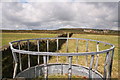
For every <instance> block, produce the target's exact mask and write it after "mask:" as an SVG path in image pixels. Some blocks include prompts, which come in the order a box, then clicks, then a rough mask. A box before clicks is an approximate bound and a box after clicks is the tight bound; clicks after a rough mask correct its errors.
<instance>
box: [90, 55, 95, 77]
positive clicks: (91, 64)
mask: <svg viewBox="0 0 120 80" xmlns="http://www.w3.org/2000/svg"><path fill="white" fill-rule="evenodd" d="M93 64H94V55H91V60H90V67H89V78H92V77H93V76H92V75H93V74H92V72H91V70H92V66H93Z"/></svg>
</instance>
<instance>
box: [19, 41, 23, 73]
mask: <svg viewBox="0 0 120 80" xmlns="http://www.w3.org/2000/svg"><path fill="white" fill-rule="evenodd" d="M18 48H19V50H20V42H18ZM19 64H20V71H22V61H21V54H20V53H19Z"/></svg>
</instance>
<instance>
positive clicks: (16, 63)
mask: <svg viewBox="0 0 120 80" xmlns="http://www.w3.org/2000/svg"><path fill="white" fill-rule="evenodd" d="M12 55H13V59H14V61H15V66H14V73H13V78H15V76H16V73H17V65H18V59H17V55H16V53H14V52H13V51H12Z"/></svg>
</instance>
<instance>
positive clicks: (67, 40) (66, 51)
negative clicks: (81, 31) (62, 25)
mask: <svg viewBox="0 0 120 80" xmlns="http://www.w3.org/2000/svg"><path fill="white" fill-rule="evenodd" d="M66 52H67V53H68V38H67V43H66ZM66 62H67V63H68V57H66Z"/></svg>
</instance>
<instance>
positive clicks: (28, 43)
mask: <svg viewBox="0 0 120 80" xmlns="http://www.w3.org/2000/svg"><path fill="white" fill-rule="evenodd" d="M27 45H28V51H29V49H30V46H29V45H30V42H29V40H28V41H27ZM28 68H30V55H29V54H28Z"/></svg>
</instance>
